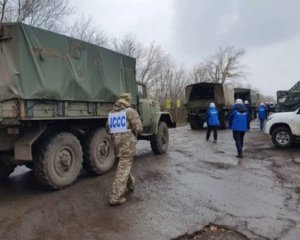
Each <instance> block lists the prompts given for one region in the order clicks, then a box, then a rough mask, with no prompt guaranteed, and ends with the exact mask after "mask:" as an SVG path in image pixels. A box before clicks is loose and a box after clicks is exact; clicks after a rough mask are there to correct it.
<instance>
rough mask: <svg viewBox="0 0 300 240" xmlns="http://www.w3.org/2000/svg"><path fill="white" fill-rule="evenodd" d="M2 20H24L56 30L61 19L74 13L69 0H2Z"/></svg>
mask: <svg viewBox="0 0 300 240" xmlns="http://www.w3.org/2000/svg"><path fill="white" fill-rule="evenodd" d="M0 7H1V9H0V13H1V17H0V19H1V21H14V22H23V23H26V24H30V25H33V26H36V27H41V28H44V29H48V30H56V28H57V27H58V24H59V23H60V21H61V20H62V19H63V18H64V17H66V16H68V15H69V14H71V13H72V9H71V8H70V7H69V1H68V0H1V1H0Z"/></svg>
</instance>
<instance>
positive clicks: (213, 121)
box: [206, 103, 220, 143]
mask: <svg viewBox="0 0 300 240" xmlns="http://www.w3.org/2000/svg"><path fill="white" fill-rule="evenodd" d="M206 123H207V132H206V141H208V140H209V137H210V132H211V131H212V130H213V132H214V143H217V140H218V133H217V129H218V127H219V126H220V121H219V113H218V110H217V108H216V105H215V103H210V104H209V108H208V110H207V113H206Z"/></svg>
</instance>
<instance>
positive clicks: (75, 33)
mask: <svg viewBox="0 0 300 240" xmlns="http://www.w3.org/2000/svg"><path fill="white" fill-rule="evenodd" d="M64 32H65V33H67V34H68V35H69V36H71V37H74V38H77V39H79V40H83V41H87V42H90V43H93V44H96V45H99V46H102V47H108V46H109V44H110V40H109V37H108V35H107V33H105V32H104V31H103V30H102V29H101V28H100V27H98V26H96V25H95V24H94V23H93V20H92V19H91V18H88V19H84V18H81V19H79V20H77V21H76V22H75V23H74V24H73V26H71V27H68V29H66V30H64Z"/></svg>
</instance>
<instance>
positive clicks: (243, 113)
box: [226, 98, 250, 158]
mask: <svg viewBox="0 0 300 240" xmlns="http://www.w3.org/2000/svg"><path fill="white" fill-rule="evenodd" d="M226 120H227V121H229V123H230V124H229V126H230V128H231V129H232V134H233V139H234V141H235V146H236V149H237V156H236V157H238V158H243V157H244V156H243V146H244V137H245V133H246V132H247V131H248V130H249V128H250V116H249V114H248V111H247V109H246V107H245V105H244V104H243V100H242V99H239V98H238V99H236V101H235V106H234V108H233V109H232V110H231V111H230V112H229V113H228V115H227V116H226Z"/></svg>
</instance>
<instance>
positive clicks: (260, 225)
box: [0, 122, 300, 240]
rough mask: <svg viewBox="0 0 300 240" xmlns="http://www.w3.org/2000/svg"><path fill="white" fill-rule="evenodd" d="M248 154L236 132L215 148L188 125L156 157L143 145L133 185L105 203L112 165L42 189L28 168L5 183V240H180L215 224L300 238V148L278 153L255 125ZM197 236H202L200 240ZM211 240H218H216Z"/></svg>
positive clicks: (0, 219)
mask: <svg viewBox="0 0 300 240" xmlns="http://www.w3.org/2000/svg"><path fill="white" fill-rule="evenodd" d="M252 127H253V128H252V130H251V132H249V133H247V134H246V137H245V140H246V141H245V153H244V155H245V158H243V159H237V158H235V155H236V150H235V146H234V142H233V139H232V134H231V132H230V131H228V130H225V131H219V138H218V143H217V144H214V143H212V141H210V142H206V141H205V130H201V131H192V130H191V129H190V128H189V126H184V127H179V128H177V129H173V130H171V131H170V138H171V141H170V147H169V150H168V152H167V153H166V154H164V155H160V156H157V155H153V154H152V152H151V149H150V144H149V142H146V141H141V142H139V144H138V154H137V157H136V159H135V161H134V164H133V174H134V176H135V177H136V180H137V181H136V189H135V191H134V192H133V193H132V194H130V195H128V196H127V203H126V204H124V205H121V206H118V207H114V208H112V207H109V204H108V198H109V193H110V190H111V185H112V182H113V179H114V174H115V169H114V170H113V171H111V172H110V173H108V174H106V175H104V176H99V177H90V176H88V175H87V174H86V173H85V172H84V171H82V173H81V175H80V178H79V179H78V181H77V182H76V183H75V184H74V185H73V186H71V187H69V188H67V189H63V190H61V191H47V190H45V189H41V188H40V187H39V185H38V184H36V182H35V180H34V177H33V172H32V171H30V170H29V169H27V168H25V167H22V168H18V169H16V171H15V172H14V173H13V174H12V176H10V177H9V178H8V179H6V180H5V181H2V182H0V239H22V240H23V239H24V240H26V239H75V240H77V239H133V240H134V239H151V240H152V239H157V240H160V239H172V238H173V239H174V238H176V237H178V236H182V235H183V234H185V233H188V234H192V233H194V232H196V231H198V230H199V229H203V228H205V226H207V225H208V224H210V223H212V224H215V225H218V226H226V227H227V228H228V229H231V230H232V231H233V232H235V231H236V232H238V233H241V234H243V235H244V236H246V237H247V238H249V239H283V240H286V239H291V240H293V239H295V240H297V239H299V236H300V210H299V209H300V207H299V205H300V178H299V176H300V174H299V173H300V163H299V159H300V152H299V146H296V147H294V148H291V149H287V150H279V149H276V148H275V147H274V146H273V145H272V143H271V139H270V138H269V137H268V136H266V135H264V134H263V133H261V132H260V131H259V130H258V126H257V123H256V122H254V123H252ZM200 239H201V238H200ZM212 239H213V238H212Z"/></svg>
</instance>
